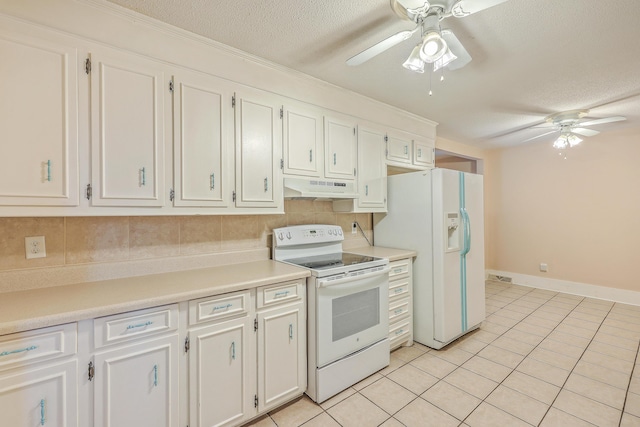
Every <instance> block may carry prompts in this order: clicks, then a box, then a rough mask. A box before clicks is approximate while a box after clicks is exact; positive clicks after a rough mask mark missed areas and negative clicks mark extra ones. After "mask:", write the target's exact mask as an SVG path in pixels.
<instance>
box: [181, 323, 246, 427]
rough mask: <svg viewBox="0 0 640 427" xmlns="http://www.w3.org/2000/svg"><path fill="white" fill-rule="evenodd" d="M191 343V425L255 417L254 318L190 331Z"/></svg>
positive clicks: (207, 425)
mask: <svg viewBox="0 0 640 427" xmlns="http://www.w3.org/2000/svg"><path fill="white" fill-rule="evenodd" d="M189 342H190V343H191V348H190V350H189V409H190V410H189V417H190V425H194V426H200V427H212V426H227V425H237V424H240V422H241V421H242V420H246V419H248V418H251V417H253V416H254V415H255V414H256V409H255V407H254V396H255V381H256V376H255V375H256V374H255V333H254V331H253V319H252V318H250V317H248V316H247V317H244V318H241V319H236V320H231V321H228V322H223V323H219V324H215V325H212V326H208V327H205V328H202V329H198V330H193V331H190V332H189ZM252 342H253V343H254V344H252Z"/></svg>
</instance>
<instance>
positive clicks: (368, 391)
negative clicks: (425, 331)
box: [249, 282, 640, 427]
mask: <svg viewBox="0 0 640 427" xmlns="http://www.w3.org/2000/svg"><path fill="white" fill-rule="evenodd" d="M486 293H487V297H486V308H487V320H486V321H485V322H484V323H483V324H482V326H481V328H480V329H479V330H477V331H474V332H472V333H469V334H467V335H466V336H464V337H463V338H461V339H459V340H457V341H455V342H454V343H452V344H450V345H449V346H447V347H446V348H445V349H442V350H432V349H429V348H427V347H424V346H422V345H420V344H415V345H413V346H412V347H403V348H400V349H398V350H396V351H394V352H393V353H392V354H391V363H390V365H389V366H388V367H387V368H385V369H383V370H381V371H379V372H378V373H376V374H373V375H372V376H370V377H369V378H367V379H365V380H363V381H362V382H360V383H358V384H356V385H354V386H353V387H350V388H348V389H347V390H345V391H344V392H342V393H340V394H339V395H337V396H335V397H333V398H331V399H329V400H328V401H326V402H324V403H322V404H321V405H317V404H315V403H314V402H312V401H311V400H310V399H309V398H308V397H306V396H304V397H303V398H300V399H298V400H296V401H294V402H292V403H291V404H289V405H287V406H285V407H283V408H280V409H278V410H276V411H273V412H271V413H269V415H268V416H265V417H262V418H261V419H258V420H257V421H254V422H252V423H251V424H249V425H252V426H259V427H272V426H280V427H285V426H301V425H303V426H305V427H313V426H328V427H331V426H345V427H349V426H357V427H367V426H384V427H393V426H408V427H412V426H421V427H422V426H438V427H446V426H470V427H481V426H492V427H494V426H496V427H497V426H500V427H502V426H531V425H534V426H545V427H547V426H558V427H570V426H593V425H596V426H640V368H638V365H637V363H640V360H638V345H639V343H640V307H636V306H630V305H625V304H618V303H611V302H608V301H602V300H597V299H592V298H583V297H579V296H575V295H569V294H562V293H558V292H551V291H546V290H542V289H534V288H529V287H524V286H518V285H511V284H508V283H502V282H487V285H486Z"/></svg>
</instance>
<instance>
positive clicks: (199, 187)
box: [173, 71, 233, 207]
mask: <svg viewBox="0 0 640 427" xmlns="http://www.w3.org/2000/svg"><path fill="white" fill-rule="evenodd" d="M232 97H233V89H232V88H231V85H230V84H229V83H228V82H225V81H223V80H220V79H217V78H215V77H213V76H209V75H206V74H200V73H191V72H187V71H181V72H180V73H179V74H177V75H175V76H174V92H173V115H174V118H173V124H174V171H175V199H174V205H175V206H211V207H215V206H222V207H224V206H228V205H229V200H230V198H231V192H232V191H233V189H232V188H231V186H230V183H231V180H232V178H233V163H231V162H232V160H233V157H232V156H233V148H232V147H233V145H232V144H233V109H232V104H231V102H232Z"/></svg>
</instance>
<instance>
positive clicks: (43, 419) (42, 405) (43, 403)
mask: <svg viewBox="0 0 640 427" xmlns="http://www.w3.org/2000/svg"><path fill="white" fill-rule="evenodd" d="M45 404H46V402H45V401H44V399H41V400H40V425H41V426H43V425H44V423H45V421H47V419H46V418H45V416H44V414H45V412H44V408H45Z"/></svg>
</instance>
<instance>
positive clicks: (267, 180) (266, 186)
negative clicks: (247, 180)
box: [264, 178, 269, 193]
mask: <svg viewBox="0 0 640 427" xmlns="http://www.w3.org/2000/svg"><path fill="white" fill-rule="evenodd" d="M267 191H269V178H265V179H264V192H265V193H266V192H267Z"/></svg>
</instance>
